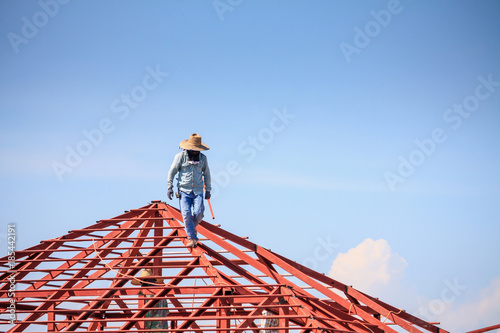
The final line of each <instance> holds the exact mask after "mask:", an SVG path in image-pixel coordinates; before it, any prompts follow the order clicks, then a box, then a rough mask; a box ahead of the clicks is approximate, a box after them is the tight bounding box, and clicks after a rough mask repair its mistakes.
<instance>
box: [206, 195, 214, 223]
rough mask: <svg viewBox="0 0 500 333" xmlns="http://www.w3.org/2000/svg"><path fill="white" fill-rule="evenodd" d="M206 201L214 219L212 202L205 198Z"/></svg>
mask: <svg viewBox="0 0 500 333" xmlns="http://www.w3.org/2000/svg"><path fill="white" fill-rule="evenodd" d="M207 201H208V207H210V213H212V219H215V216H214V211H213V210H212V204H211V203H210V199H207Z"/></svg>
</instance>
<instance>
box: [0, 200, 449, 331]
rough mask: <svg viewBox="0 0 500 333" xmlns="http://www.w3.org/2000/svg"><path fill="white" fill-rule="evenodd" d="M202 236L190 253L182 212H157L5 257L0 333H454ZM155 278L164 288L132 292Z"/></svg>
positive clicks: (152, 207)
mask: <svg viewBox="0 0 500 333" xmlns="http://www.w3.org/2000/svg"><path fill="white" fill-rule="evenodd" d="M198 233H199V235H200V236H201V237H200V243H199V246H198V247H196V248H188V247H186V244H187V241H188V239H187V234H186V232H185V230H184V225H183V222H182V216H181V214H180V212H179V210H178V209H176V208H174V207H172V206H170V205H167V204H166V203H164V202H161V201H153V202H151V203H150V204H148V205H145V206H143V207H140V208H137V209H132V210H130V211H126V212H125V213H123V214H120V215H118V216H116V217H113V218H109V219H104V220H100V221H97V222H95V223H93V224H91V225H90V226H88V227H85V228H81V229H75V230H70V231H69V232H68V233H67V234H65V235H63V236H60V237H57V238H55V239H49V240H45V241H42V242H41V243H40V244H38V245H36V246H33V247H30V248H28V249H25V250H20V251H17V252H16V253H15V265H14V266H13V267H11V263H12V260H10V261H9V259H8V257H7V256H6V257H3V258H0V278H1V280H0V331H6V332H65V331H92V332H103V333H104V332H117V333H120V332H150V331H154V330H151V329H146V328H145V327H146V326H145V324H146V322H148V321H151V320H155V321H168V323H169V329H168V331H169V332H172V333H175V332H186V331H189V332H200V333H205V332H217V333H219V332H220V333H239V332H254V333H260V332H263V331H262V330H271V329H272V330H277V331H278V332H279V333H289V332H297V333H298V332H300V333H309V332H314V333H319V332H332V333H333V332H363V333H368V332H372V333H382V332H393V333H396V332H401V331H406V332H414V333H418V332H432V333H438V332H444V333H446V331H445V330H443V329H441V328H438V327H437V326H435V325H433V324H430V323H427V322H425V321H424V320H421V319H419V318H417V317H415V316H413V315H411V314H409V313H406V312H405V311H403V310H401V309H398V308H397V307H394V306H391V305H389V304H387V303H384V302H382V301H380V300H378V299H377V298H374V297H372V296H369V295H367V294H365V293H363V292H361V291H359V290H356V289H354V288H352V287H350V286H347V285H345V284H343V283H341V282H339V281H336V280H334V279H332V278H330V277H328V276H325V275H323V274H320V273H318V272H316V271H314V270H311V269H309V268H307V267H305V266H302V265H300V264H298V263H296V262H294V261H292V260H290V259H288V258H286V257H284V256H281V255H279V254H277V253H274V252H273V251H271V250H268V249H266V248H263V247H261V246H259V245H257V244H255V243H252V242H251V241H249V240H248V239H246V238H245V237H238V236H236V235H234V234H232V233H230V232H229V231H227V230H224V229H222V228H220V226H217V225H213V224H210V223H208V222H206V221H202V222H201V223H200V225H199V227H198ZM11 259H12V257H11ZM146 268H148V269H150V270H151V272H152V274H153V276H152V278H154V279H157V283H155V284H154V285H150V286H148V287H141V286H140V285H137V284H132V282H134V281H135V282H137V281H141V279H140V272H141V271H142V270H143V269H146ZM135 282H134V283H135ZM304 284H305V285H306V286H307V288H305V287H304V286H303V285H304ZM13 285H15V290H13V288H12V286H13ZM165 299H166V300H167V301H168V306H166V308H165V307H164V308H163V309H164V310H168V316H167V317H165V318H158V317H155V318H154V319H153V318H150V317H148V315H150V314H151V313H153V311H155V310H159V309H162V308H159V305H160V303H159V302H160V301H162V300H165ZM161 304H163V303H161ZM264 310H266V313H264V312H263V311H264ZM11 320H12V321H11ZM269 320H272V321H274V323H273V324H272V325H271V326H268V327H263V323H264V322H269ZM156 331H157V332H160V331H161V332H163V331H166V330H165V329H164V330H156Z"/></svg>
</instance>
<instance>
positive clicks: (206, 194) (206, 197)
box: [205, 191, 212, 200]
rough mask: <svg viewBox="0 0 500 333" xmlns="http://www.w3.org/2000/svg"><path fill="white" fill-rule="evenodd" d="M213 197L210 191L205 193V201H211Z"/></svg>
mask: <svg viewBox="0 0 500 333" xmlns="http://www.w3.org/2000/svg"><path fill="white" fill-rule="evenodd" d="M211 196H212V195H211V194H210V191H206V192H205V199H207V200H209V199H210V197H211Z"/></svg>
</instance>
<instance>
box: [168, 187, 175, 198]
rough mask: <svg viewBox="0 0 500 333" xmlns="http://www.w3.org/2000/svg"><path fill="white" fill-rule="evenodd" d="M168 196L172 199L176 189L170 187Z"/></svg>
mask: <svg viewBox="0 0 500 333" xmlns="http://www.w3.org/2000/svg"><path fill="white" fill-rule="evenodd" d="M167 197H168V198H169V199H170V200H172V198H173V197H174V190H173V189H169V190H168V191H167Z"/></svg>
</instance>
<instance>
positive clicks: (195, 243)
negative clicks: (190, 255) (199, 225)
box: [186, 239, 198, 247]
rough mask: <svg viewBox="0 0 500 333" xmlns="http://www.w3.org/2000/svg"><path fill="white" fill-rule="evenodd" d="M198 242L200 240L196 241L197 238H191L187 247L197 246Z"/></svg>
mask: <svg viewBox="0 0 500 333" xmlns="http://www.w3.org/2000/svg"><path fill="white" fill-rule="evenodd" d="M197 244H198V242H197V241H196V239H189V242H188V243H187V244H186V246H187V247H196V245H197Z"/></svg>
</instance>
